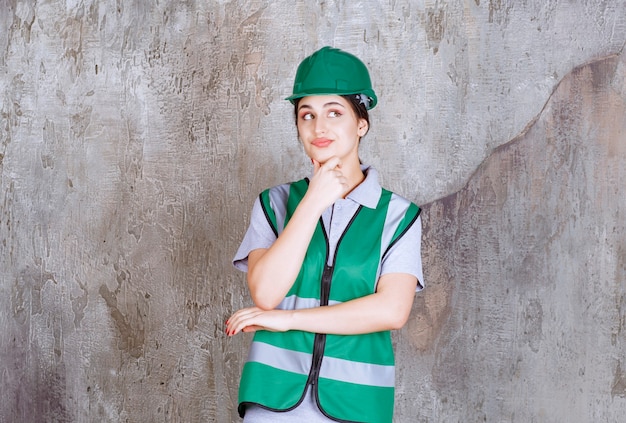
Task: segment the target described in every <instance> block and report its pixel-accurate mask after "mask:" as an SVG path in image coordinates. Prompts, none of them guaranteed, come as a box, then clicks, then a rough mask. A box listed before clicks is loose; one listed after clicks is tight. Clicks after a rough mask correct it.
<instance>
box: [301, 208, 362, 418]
mask: <svg viewBox="0 0 626 423" xmlns="http://www.w3.org/2000/svg"><path fill="white" fill-rule="evenodd" d="M362 208H363V206H359V208H358V209H357V210H356V212H355V213H354V215H353V216H352V219H350V222H348V224H347V225H346V228H345V229H344V231H343V233H342V234H341V236H340V237H339V240H338V241H337V245H336V246H335V254H334V257H333V261H332V263H333V265H332V266H329V265H328V251H329V249H330V247H329V246H328V236H327V235H326V228H325V227H324V222H323V221H322V218H321V217H320V224H321V225H322V232H323V233H324V238H325V239H326V254H327V256H326V263H325V264H324V271H323V272H322V280H321V286H320V307H325V306H327V305H328V301H329V300H330V283H331V281H332V279H333V271H334V270H335V267H334V266H335V261H336V259H337V253H338V252H339V245H340V244H341V241H342V240H343V236H344V235H345V234H346V232H348V229H350V226H352V223H353V222H354V219H356V217H357V215H358V214H359V212H360V211H361V209H362ZM325 347H326V334H324V333H316V334H315V339H314V340H313V357H312V358H311V360H312V366H311V372H310V373H309V379H308V380H307V385H308V384H311V385H312V386H314V385H317V378H318V377H319V374H320V367H322V359H323V358H324V348H325ZM316 389H317V387H316ZM315 396H316V397H317V394H316V395H315ZM318 401H319V400H318ZM320 409H321V408H320Z"/></svg>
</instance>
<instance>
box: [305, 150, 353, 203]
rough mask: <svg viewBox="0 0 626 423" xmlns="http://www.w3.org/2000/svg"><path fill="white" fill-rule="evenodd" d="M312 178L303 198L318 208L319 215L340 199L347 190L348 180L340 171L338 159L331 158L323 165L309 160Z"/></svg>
mask: <svg viewBox="0 0 626 423" xmlns="http://www.w3.org/2000/svg"><path fill="white" fill-rule="evenodd" d="M311 161H312V162H313V178H312V179H311V182H310V183H309V189H308V190H307V192H306V195H305V198H307V199H308V200H310V201H311V203H312V204H314V205H315V206H317V207H318V209H319V211H320V214H321V213H322V212H323V211H324V210H326V208H328V207H329V206H330V205H331V204H333V203H334V202H335V201H337V200H338V199H340V198H342V197H343V196H344V195H345V194H346V193H347V192H348V190H349V188H350V186H349V184H348V179H347V178H346V177H345V176H344V174H343V172H342V171H341V160H340V159H339V157H331V158H330V159H329V160H327V161H326V162H325V163H320V162H318V161H317V160H314V159H311Z"/></svg>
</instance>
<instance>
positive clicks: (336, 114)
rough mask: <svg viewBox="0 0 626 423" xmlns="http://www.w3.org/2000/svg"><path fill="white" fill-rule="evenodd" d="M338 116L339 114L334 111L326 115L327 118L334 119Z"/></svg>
mask: <svg viewBox="0 0 626 423" xmlns="http://www.w3.org/2000/svg"><path fill="white" fill-rule="evenodd" d="M339 116H341V113H339V112H337V111H334V110H333V111H331V112H329V113H328V117H333V118H334V117H339Z"/></svg>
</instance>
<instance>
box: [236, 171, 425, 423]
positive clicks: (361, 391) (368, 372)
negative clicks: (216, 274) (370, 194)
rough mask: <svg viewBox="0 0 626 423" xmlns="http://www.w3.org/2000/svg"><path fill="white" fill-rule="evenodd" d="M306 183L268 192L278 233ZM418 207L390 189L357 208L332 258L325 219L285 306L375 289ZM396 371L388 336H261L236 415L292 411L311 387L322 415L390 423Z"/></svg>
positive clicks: (264, 197) (266, 202)
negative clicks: (254, 409) (254, 408)
mask: <svg viewBox="0 0 626 423" xmlns="http://www.w3.org/2000/svg"><path fill="white" fill-rule="evenodd" d="M307 188H308V181H307V180H306V179H303V180H301V181H298V182H294V183H291V184H286V185H281V186H278V187H274V188H271V189H269V190H266V191H264V192H263V193H261V195H260V200H261V205H262V208H263V210H264V212H265V214H266V216H267V219H268V221H269V223H270V225H271V226H272V228H273V230H274V232H275V233H276V235H277V236H278V235H279V234H280V233H281V232H282V229H283V228H284V227H285V226H286V225H287V222H288V221H289V218H290V217H291V216H292V214H293V212H294V211H295V209H296V207H297V206H298V204H299V203H300V200H301V199H302V197H303V196H304V194H305V193H306V191H307ZM419 213H420V209H419V208H418V207H417V206H416V205H415V204H412V203H411V202H409V201H408V200H406V199H404V198H402V197H399V196H397V195H395V194H393V193H392V192H390V191H387V190H385V189H383V190H382V195H381V197H380V200H379V202H378V205H377V206H376V209H370V208H367V207H363V206H360V207H359V209H358V210H357V212H356V213H355V215H354V217H353V218H352V220H351V222H350V223H349V224H348V227H347V229H346V230H345V232H344V233H343V235H342V236H341V238H340V239H339V242H338V244H337V248H336V250H335V257H334V260H332V261H330V263H332V266H329V265H328V264H327V263H328V262H329V261H328V239H327V236H326V233H325V230H324V227H323V226H324V225H323V223H322V219H321V218H320V222H319V224H318V225H317V228H316V229H315V232H314V234H313V237H312V239H311V243H310V244H309V247H308V250H307V252H306V256H305V258H304V262H303V263H302V268H301V269H300V273H299V275H298V277H297V278H296V280H295V282H294V284H293V286H292V287H291V289H290V290H289V292H288V293H287V295H286V296H285V299H284V300H283V301H282V302H281V304H280V305H279V306H278V307H277V308H280V309H302V308H310V307H317V306H326V305H332V304H337V303H341V302H345V301H350V300H352V299H355V298H359V297H363V296H366V295H369V294H372V293H374V292H376V284H377V281H378V278H379V272H380V263H381V260H382V258H383V257H384V255H385V253H386V252H387V251H388V250H389V248H390V247H391V246H392V245H393V243H394V242H395V241H396V240H398V239H399V238H400V237H401V236H402V235H403V234H404V233H405V232H406V231H407V230H408V228H409V227H410V226H411V225H412V224H413V222H415V220H416V219H417V217H418V216H419ZM394 383H395V367H394V355H393V348H392V344H391V333H390V331H384V332H375V333H369V334H364V335H327V334H315V333H310V332H303V331H296V330H293V331H288V332H269V331H257V332H256V333H255V335H254V338H253V341H252V345H251V347H250V353H249V356H248V360H247V362H246V364H245V365H244V367H243V373H242V376H241V383H240V387H239V414H240V415H241V416H242V417H243V415H244V413H245V405H246V404H247V403H254V404H258V405H261V406H263V407H264V408H267V409H270V410H275V411H287V410H290V409H293V408H295V407H296V406H298V404H300V402H301V401H302V399H303V398H304V393H305V392H306V388H307V386H309V385H310V386H311V388H312V390H313V394H314V398H315V399H316V402H317V405H318V407H319V408H320V410H321V411H322V412H323V413H324V414H325V415H327V416H328V417H330V418H332V419H334V420H338V421H348V422H391V421H392V417H393V405H394Z"/></svg>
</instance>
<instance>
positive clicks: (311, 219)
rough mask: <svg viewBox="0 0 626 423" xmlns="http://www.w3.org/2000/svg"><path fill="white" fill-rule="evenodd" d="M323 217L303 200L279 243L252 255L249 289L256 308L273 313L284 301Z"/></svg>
mask: <svg viewBox="0 0 626 423" xmlns="http://www.w3.org/2000/svg"><path fill="white" fill-rule="evenodd" d="M320 215H321V211H320V212H319V213H318V211H317V210H315V209H314V208H313V207H311V206H310V205H309V204H308V203H306V202H305V200H304V199H303V201H302V202H301V203H300V205H299V206H298V208H297V209H296V211H295V212H294V214H293V216H292V217H291V219H290V220H289V223H288V224H287V226H285V229H284V230H283V232H282V233H281V234H280V236H279V237H278V238H277V239H276V242H274V244H272V246H271V247H270V248H268V249H263V250H255V251H252V252H251V253H250V255H249V257H248V287H249V289H250V295H251V297H252V301H254V304H256V306H257V307H259V308H261V309H264V310H271V309H274V308H275V307H276V306H277V305H278V304H279V303H280V302H281V301H282V299H283V298H285V295H286V294H287V292H288V291H289V289H290V288H291V286H292V285H293V283H294V281H295V280H296V277H297V276H298V273H299V272H300V268H301V267H302V262H303V260H304V256H305V254H306V251H307V248H308V246H309V243H310V241H311V237H312V236H313V232H314V231H315V227H316V225H317V222H318V220H319V217H320Z"/></svg>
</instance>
